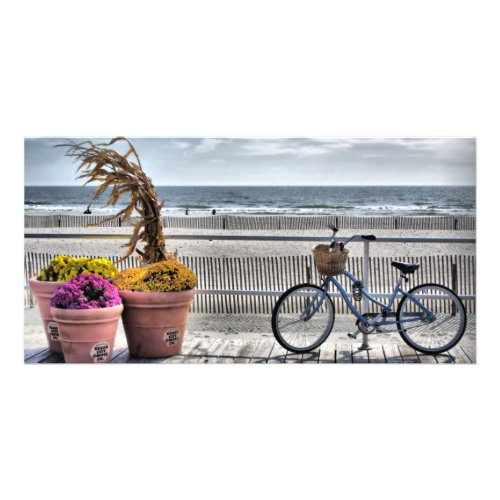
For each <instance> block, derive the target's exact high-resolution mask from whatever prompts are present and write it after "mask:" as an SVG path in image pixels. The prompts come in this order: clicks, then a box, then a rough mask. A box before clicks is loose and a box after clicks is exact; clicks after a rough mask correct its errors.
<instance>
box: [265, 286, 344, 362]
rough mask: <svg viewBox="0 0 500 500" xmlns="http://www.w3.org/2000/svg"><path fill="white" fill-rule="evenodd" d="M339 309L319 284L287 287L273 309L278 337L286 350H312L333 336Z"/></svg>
mask: <svg viewBox="0 0 500 500" xmlns="http://www.w3.org/2000/svg"><path fill="white" fill-rule="evenodd" d="M334 321H335V310H334V307H333V303H332V300H331V299H330V297H329V296H328V295H327V294H326V293H324V292H323V290H322V289H321V288H320V287H319V286H316V285H309V284H302V285H297V286H294V287H293V288H290V289H289V290H287V291H286V292H285V293H284V294H283V295H282V296H281V297H280V298H279V300H278V302H277V303H276V305H275V306H274V310H273V317H272V327H273V333H274V337H275V338H276V340H277V341H278V343H279V344H280V345H281V346H282V347H284V348H285V349H287V350H289V351H292V352H298V353H300V352H308V351H312V350H313V349H316V348H317V347H319V346H320V345H321V344H322V343H323V342H324V341H325V340H326V339H327V338H328V335H330V332H331V331H332V328H333V323H334Z"/></svg>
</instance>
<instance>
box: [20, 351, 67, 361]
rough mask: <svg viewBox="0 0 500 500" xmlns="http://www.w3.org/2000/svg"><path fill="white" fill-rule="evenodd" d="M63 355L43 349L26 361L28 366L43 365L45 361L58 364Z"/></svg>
mask: <svg viewBox="0 0 500 500" xmlns="http://www.w3.org/2000/svg"><path fill="white" fill-rule="evenodd" d="M62 356H63V355H62V353H59V352H52V351H51V350H50V349H48V348H47V349H43V350H42V351H40V352H39V353H38V354H35V355H34V356H31V357H30V358H29V359H28V360H26V363H27V364H35V363H43V362H44V360H46V359H47V360H48V361H47V363H56V362H57V361H58V360H59V359H60V358H61V357H62Z"/></svg>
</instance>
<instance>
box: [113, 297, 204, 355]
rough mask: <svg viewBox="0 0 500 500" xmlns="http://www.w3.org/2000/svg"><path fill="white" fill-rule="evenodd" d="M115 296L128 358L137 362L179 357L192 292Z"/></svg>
mask: <svg viewBox="0 0 500 500" xmlns="http://www.w3.org/2000/svg"><path fill="white" fill-rule="evenodd" d="M119 292H120V297H121V298H122V302H123V305H124V306H125V310H124V311H123V316H122V320H123V326H124V328H125V334H126V336H127V344H128V349H129V352H130V354H131V355H132V356H137V357H141V358H163V357H168V356H174V355H175V354H179V352H180V351H181V348H182V341H183V340H184V332H185V330H186V325H187V321H188V314H189V308H190V306H191V304H192V302H193V299H194V296H195V293H196V291H195V290H184V291H182V292H129V291H124V290H120V291H119Z"/></svg>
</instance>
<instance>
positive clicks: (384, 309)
mask: <svg viewBox="0 0 500 500" xmlns="http://www.w3.org/2000/svg"><path fill="white" fill-rule="evenodd" d="M343 274H344V275H345V276H347V278H349V279H350V280H351V281H352V282H353V283H355V282H356V281H358V279H357V278H356V277H355V276H353V275H352V274H351V273H350V272H349V271H347V270H344V272H343ZM403 278H404V276H403V275H401V276H400V277H399V280H398V281H397V283H396V285H395V287H394V290H393V292H392V294H391V296H390V297H389V302H388V303H387V304H384V303H382V302H379V301H378V300H377V299H375V298H374V297H373V296H372V295H370V294H369V293H368V292H367V291H366V290H365V289H364V288H361V294H362V296H363V297H365V298H366V299H368V300H369V301H370V302H372V303H374V304H375V305H377V306H378V307H380V308H381V312H380V313H379V314H377V315H376V316H375V317H372V318H370V317H366V316H363V315H362V314H361V313H360V312H359V311H358V310H357V309H356V307H355V306H354V304H353V303H352V301H351V299H350V298H349V295H348V293H347V292H346V290H345V289H344V287H343V286H342V285H341V284H340V282H339V281H338V280H337V278H335V277H334V276H327V277H326V278H325V279H324V280H323V285H322V286H321V288H322V290H323V293H322V295H321V298H320V300H319V301H318V303H317V304H316V305H315V306H314V308H313V309H312V310H311V307H312V306H313V304H314V302H315V301H314V300H313V301H311V302H310V303H309V305H308V306H307V307H306V309H305V310H304V311H303V312H302V314H301V318H302V319H306V320H307V319H310V318H312V317H313V316H314V314H316V312H317V311H318V310H319V308H320V307H321V305H322V304H323V301H324V300H325V297H326V295H327V294H328V290H329V289H330V283H331V284H333V285H334V286H335V287H336V288H337V289H338V291H339V292H340V294H341V295H342V298H343V299H344V301H345V303H346V304H347V307H348V308H349V309H350V311H351V312H352V313H353V314H354V315H355V316H356V317H357V318H358V319H359V321H361V322H362V323H363V324H365V325H366V326H371V325H377V326H382V325H392V324H396V323H408V322H412V321H421V320H422V318H421V317H415V318H405V319H401V320H399V321H393V320H388V319H387V315H388V314H390V313H391V312H392V308H393V305H394V301H395V300H396V297H397V296H398V295H402V296H404V297H408V298H409V299H410V300H412V301H413V302H414V303H415V304H416V305H417V306H418V307H419V308H421V309H422V310H423V312H424V313H425V314H426V315H427V319H428V320H429V321H432V320H434V319H435V316H434V314H433V313H432V312H431V311H430V310H429V309H428V308H427V307H425V306H424V305H423V304H422V303H421V302H420V301H419V300H418V299H417V298H416V297H414V296H413V295H411V294H409V293H408V292H406V291H405V290H403V288H402V287H401V283H402V281H403ZM318 294H319V292H318ZM316 296H317V294H316Z"/></svg>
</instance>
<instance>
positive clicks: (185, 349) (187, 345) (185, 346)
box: [145, 337, 200, 364]
mask: <svg viewBox="0 0 500 500" xmlns="http://www.w3.org/2000/svg"><path fill="white" fill-rule="evenodd" d="M199 340H200V339H199V338H197V337H194V338H189V339H187V340H184V342H183V343H182V348H181V352H180V354H176V355H175V356H170V357H168V358H149V359H148V360H147V361H145V362H146V363H153V364H178V363H183V362H184V359H185V357H186V354H187V353H189V351H190V350H191V349H192V348H193V347H194V346H196V345H198V342H199Z"/></svg>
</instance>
